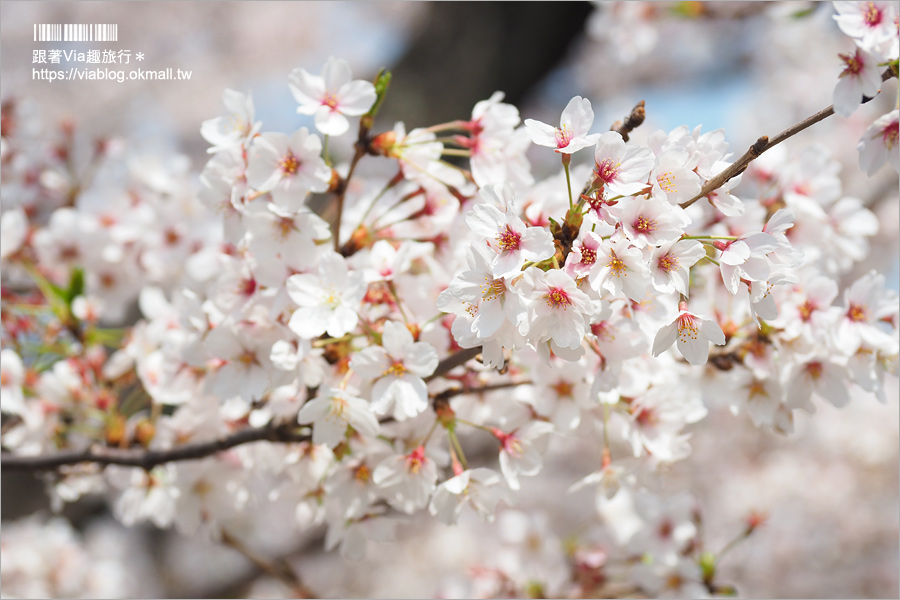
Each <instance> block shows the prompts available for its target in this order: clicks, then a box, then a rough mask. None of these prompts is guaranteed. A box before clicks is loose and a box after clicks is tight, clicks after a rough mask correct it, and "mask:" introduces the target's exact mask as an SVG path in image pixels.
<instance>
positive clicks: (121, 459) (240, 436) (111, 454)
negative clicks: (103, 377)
mask: <svg viewBox="0 0 900 600" xmlns="http://www.w3.org/2000/svg"><path fill="white" fill-rule="evenodd" d="M480 352H481V347H476V348H466V349H464V350H460V351H459V352H455V353H454V354H451V355H450V356H448V357H446V358H445V359H444V360H442V361H441V362H440V363H438V366H437V368H436V369H435V371H434V373H433V374H432V375H431V376H430V377H428V378H427V379H428V380H431V379H434V378H436V377H440V376H442V375H445V374H446V373H448V372H449V371H451V370H452V369H454V368H455V367H458V366H459V365H462V364H464V363H465V362H466V361H468V360H470V359H472V358H475V357H476V356H477V355H478V354H479V353H480ZM501 387H507V386H506V385H505V384H501ZM497 389H499V388H497ZM485 391H487V390H485ZM460 393H464V392H460ZM309 440H310V436H309V435H308V434H301V433H298V432H297V429H296V425H294V424H293V423H290V422H278V423H276V422H272V423H270V424H269V425H266V426H264V427H252V428H250V427H248V428H246V429H241V430H240V431H236V432H234V433H232V434H230V435H227V436H225V437H223V438H219V439H216V440H210V441H207V442H197V443H194V444H184V445H182V446H176V447H175V448H171V449H169V450H144V449H142V448H137V449H120V448H106V447H102V446H92V447H90V448H87V449H86V450H62V451H60V452H54V453H51V454H39V455H34V456H21V455H18V454H13V453H11V452H3V453H0V470H3V471H7V472H8V471H50V470H54V469H58V468H60V467H65V466H71V465H77V464H81V463H94V464H98V465H123V466H128V467H140V468H142V469H146V470H150V469H152V468H153V467H156V466H158V465H162V464H165V463H170V462H176V461H182V460H196V459H200V458H206V457H207V456H212V455H214V454H218V453H219V452H223V451H225V450H228V449H230V448H234V447H235V446H240V445H242V444H249V443H251V442H260V441H268V442H306V441H309Z"/></svg>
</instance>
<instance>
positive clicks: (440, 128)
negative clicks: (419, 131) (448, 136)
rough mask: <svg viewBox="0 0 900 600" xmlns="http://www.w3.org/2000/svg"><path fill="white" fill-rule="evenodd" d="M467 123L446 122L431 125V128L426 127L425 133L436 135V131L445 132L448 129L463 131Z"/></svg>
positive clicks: (458, 121) (457, 121)
mask: <svg viewBox="0 0 900 600" xmlns="http://www.w3.org/2000/svg"><path fill="white" fill-rule="evenodd" d="M466 124H467V121H460V120H456V121H447V122H446V123H438V124H437V125H432V126H431V127H426V128H425V131H428V132H430V133H437V132H438V131H447V130H450V129H465V126H466Z"/></svg>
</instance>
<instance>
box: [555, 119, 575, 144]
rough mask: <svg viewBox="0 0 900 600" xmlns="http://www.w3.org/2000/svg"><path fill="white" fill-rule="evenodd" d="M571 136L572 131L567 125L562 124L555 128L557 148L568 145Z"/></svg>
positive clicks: (572, 135)
mask: <svg viewBox="0 0 900 600" xmlns="http://www.w3.org/2000/svg"><path fill="white" fill-rule="evenodd" d="M573 137H574V132H573V131H572V130H571V129H569V126H568V125H563V126H562V127H560V128H559V129H557V130H556V146H557V147H558V148H565V147H566V146H568V145H569V142H571V141H572V138H573Z"/></svg>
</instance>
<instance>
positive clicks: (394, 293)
mask: <svg viewBox="0 0 900 600" xmlns="http://www.w3.org/2000/svg"><path fill="white" fill-rule="evenodd" d="M388 289H389V290H390V291H391V296H393V297H394V302H396V303H397V309H398V310H399V311H400V316H401V317H403V322H404V323H409V317H407V316H406V311H405V310H403V302H401V301H400V296H399V295H398V294H397V286H395V285H394V282H393V281H388Z"/></svg>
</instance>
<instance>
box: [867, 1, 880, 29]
mask: <svg viewBox="0 0 900 600" xmlns="http://www.w3.org/2000/svg"><path fill="white" fill-rule="evenodd" d="M881 18H882V15H881V10H879V8H878V7H877V6H875V3H874V2H866V11H865V12H864V13H863V20H864V21H865V22H866V25H868V26H869V27H875V26H876V25H879V24H881Z"/></svg>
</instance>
